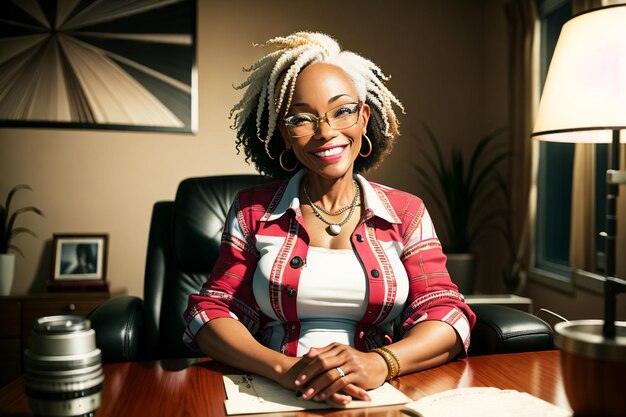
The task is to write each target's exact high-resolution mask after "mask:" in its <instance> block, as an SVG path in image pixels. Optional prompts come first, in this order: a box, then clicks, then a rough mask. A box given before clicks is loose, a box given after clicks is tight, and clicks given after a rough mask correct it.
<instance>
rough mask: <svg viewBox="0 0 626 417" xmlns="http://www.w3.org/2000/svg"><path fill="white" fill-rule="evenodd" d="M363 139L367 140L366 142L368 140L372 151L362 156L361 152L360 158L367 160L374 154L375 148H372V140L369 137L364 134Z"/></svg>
mask: <svg viewBox="0 0 626 417" xmlns="http://www.w3.org/2000/svg"><path fill="white" fill-rule="evenodd" d="M363 137H364V138H365V140H367V143H368V144H369V145H370V150H369V151H368V152H367V153H366V154H362V153H361V152H359V156H360V157H362V158H367V157H368V156H370V155H371V154H372V151H373V150H374V147H373V146H372V141H371V140H370V138H368V137H367V135H366V134H365V133H363Z"/></svg>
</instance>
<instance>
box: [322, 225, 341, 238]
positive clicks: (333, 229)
mask: <svg viewBox="0 0 626 417" xmlns="http://www.w3.org/2000/svg"><path fill="white" fill-rule="evenodd" d="M326 230H327V231H328V233H329V234H331V235H333V236H337V235H338V234H339V233H341V226H339V225H338V224H331V225H329V226H328V227H327V228H326Z"/></svg>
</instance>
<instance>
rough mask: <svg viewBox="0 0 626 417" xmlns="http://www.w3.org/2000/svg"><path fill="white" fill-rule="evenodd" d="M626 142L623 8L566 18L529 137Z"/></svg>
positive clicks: (625, 8)
mask: <svg viewBox="0 0 626 417" xmlns="http://www.w3.org/2000/svg"><path fill="white" fill-rule="evenodd" d="M612 130H621V134H620V137H621V142H622V143H624V142H626V133H625V132H626V5H620V6H614V7H605V8H601V9H596V10H593V11H590V12H587V13H583V14H581V15H578V16H576V17H574V18H572V19H570V20H569V21H568V22H567V23H565V25H563V28H562V29H561V34H560V36H559V40H558V42H557V45H556V48H555V50H554V55H553V57H552V62H551V63H550V69H549V71H548V75H547V77H546V82H545V85H544V89H543V93H542V96H541V101H540V103H539V111H538V114H537V119H536V122H535V127H534V129H533V133H532V136H533V138H535V139H540V140H547V141H555V142H587V143H609V142H611V135H612Z"/></svg>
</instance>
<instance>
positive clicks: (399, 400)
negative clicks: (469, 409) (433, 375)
mask: <svg viewBox="0 0 626 417" xmlns="http://www.w3.org/2000/svg"><path fill="white" fill-rule="evenodd" d="M224 388H225V389H226V397H227V400H225V401H224V405H225V407H226V414H228V415H233V414H252V413H254V414H256V413H277V412H284V411H300V410H321V409H327V408H333V406H332V405H330V404H328V403H324V402H317V401H312V400H308V401H307V400H303V399H302V398H299V397H296V393H295V392H293V391H291V390H288V389H287V388H283V387H282V386H280V385H279V384H278V383H276V382H273V381H271V380H269V379H267V378H263V377H260V376H256V375H224ZM367 393H368V394H369V396H370V397H371V399H372V401H361V400H356V399H355V400H352V401H351V402H350V403H348V404H346V405H342V406H337V407H338V408H339V407H340V408H362V407H378V406H383V405H395V404H406V403H408V402H410V401H411V399H410V398H409V397H407V396H406V395H404V394H403V393H402V392H400V391H398V390H397V389H396V388H394V387H393V386H391V385H389V384H388V383H385V384H384V385H382V386H381V387H379V388H376V389H374V390H370V391H368V392H367Z"/></svg>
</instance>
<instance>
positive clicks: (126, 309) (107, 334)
mask: <svg viewBox="0 0 626 417" xmlns="http://www.w3.org/2000/svg"><path fill="white" fill-rule="evenodd" d="M88 318H89V320H90V321H91V327H92V328H93V329H94V330H95V331H96V346H98V348H100V350H101V351H102V361H103V362H104V363H111V362H125V361H133V360H137V359H139V348H140V338H141V328H142V325H143V300H142V299H141V298H139V297H134V296H129V295H124V296H119V297H113V298H111V299H109V300H107V301H105V302H104V303H102V304H100V305H99V306H98V307H96V309H95V310H93V311H92V312H91V313H90V314H89V316H88Z"/></svg>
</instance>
